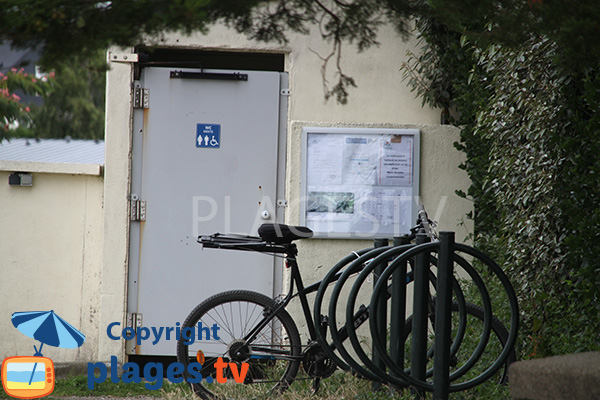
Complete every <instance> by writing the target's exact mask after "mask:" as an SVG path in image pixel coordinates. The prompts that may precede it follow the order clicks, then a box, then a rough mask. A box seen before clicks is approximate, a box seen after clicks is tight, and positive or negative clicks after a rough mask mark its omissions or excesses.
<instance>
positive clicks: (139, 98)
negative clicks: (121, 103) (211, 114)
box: [133, 87, 150, 108]
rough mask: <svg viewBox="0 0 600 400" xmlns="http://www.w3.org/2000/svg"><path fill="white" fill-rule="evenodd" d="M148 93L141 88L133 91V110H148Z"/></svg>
mask: <svg viewBox="0 0 600 400" xmlns="http://www.w3.org/2000/svg"><path fill="white" fill-rule="evenodd" d="M149 104H150V93H149V91H148V89H146V88H143V87H135V88H134V89H133V108H149Z"/></svg>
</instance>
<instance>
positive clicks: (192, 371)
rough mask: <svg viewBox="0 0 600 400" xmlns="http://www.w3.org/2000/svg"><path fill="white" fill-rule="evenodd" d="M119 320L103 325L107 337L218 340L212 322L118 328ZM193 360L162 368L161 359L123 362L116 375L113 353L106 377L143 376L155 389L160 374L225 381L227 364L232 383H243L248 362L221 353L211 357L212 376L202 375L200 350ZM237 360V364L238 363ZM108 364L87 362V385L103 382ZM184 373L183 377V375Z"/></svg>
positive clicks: (156, 340) (191, 380)
mask: <svg viewBox="0 0 600 400" xmlns="http://www.w3.org/2000/svg"><path fill="white" fill-rule="evenodd" d="M120 325H121V323H119V322H113V323H111V324H109V325H108V326H107V328H106V334H107V336H108V337H109V339H111V340H121V339H124V340H135V343H136V344H137V345H138V346H139V345H141V344H142V343H143V342H144V341H146V340H148V341H150V342H151V343H152V345H156V344H158V343H159V342H160V341H161V340H176V341H179V340H183V343H184V344H185V345H186V346H190V345H192V344H194V343H195V342H197V341H202V340H211V338H212V340H217V341H218V340H221V338H220V337H219V329H220V327H219V326H218V325H217V324H216V323H215V324H213V325H212V326H210V327H209V326H203V325H202V323H201V322H199V323H198V325H197V326H193V327H183V328H182V327H181V326H180V323H179V322H177V323H176V326H174V327H173V326H170V327H164V326H161V327H138V328H132V327H125V328H123V329H122V330H121V331H119V329H120ZM197 360H198V361H195V362H191V363H189V364H188V365H187V367H186V366H185V365H184V364H182V363H180V362H173V363H171V364H169V365H168V366H167V367H166V371H165V369H164V366H163V364H162V363H159V362H148V363H146V364H145V365H144V367H143V369H140V366H139V365H138V364H137V363H135V362H131V361H130V362H127V363H125V364H123V373H122V374H121V376H120V377H119V375H118V359H117V357H116V356H111V357H110V380H111V382H113V383H119V382H123V383H132V382H133V383H141V382H142V380H145V381H146V383H145V384H144V386H145V387H146V389H148V390H158V389H160V388H161V387H162V385H163V380H164V376H166V377H167V379H168V380H169V381H170V382H171V383H181V382H183V381H184V380H185V381H186V382H187V383H200V382H202V380H203V379H204V381H205V382H206V383H213V381H214V380H215V379H216V381H217V383H225V382H227V377H226V375H227V374H226V373H225V370H226V369H227V368H229V370H230V371H229V373H230V375H229V376H231V377H232V378H233V380H234V381H235V382H236V383H243V382H244V381H245V379H246V375H247V374H248V370H249V368H250V364H249V363H247V362H242V363H227V362H225V361H224V360H223V358H222V357H215V360H213V361H215V363H214V365H213V366H214V368H215V378H214V379H213V377H212V376H210V375H208V376H206V377H203V376H202V372H201V370H202V365H203V364H204V353H203V352H202V351H201V350H199V351H198V353H197ZM238 364H239V367H238ZM108 375H109V372H108V368H107V365H106V364H105V363H102V362H97V363H88V368H87V383H88V389H90V390H94V388H95V385H96V384H97V383H102V382H105V381H106V380H107V379H108ZM184 376H185V378H184Z"/></svg>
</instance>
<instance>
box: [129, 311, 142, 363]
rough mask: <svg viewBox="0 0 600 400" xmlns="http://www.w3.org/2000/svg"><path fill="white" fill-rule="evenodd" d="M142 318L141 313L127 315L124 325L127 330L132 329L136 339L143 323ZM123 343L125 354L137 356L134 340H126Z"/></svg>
mask: <svg viewBox="0 0 600 400" xmlns="http://www.w3.org/2000/svg"><path fill="white" fill-rule="evenodd" d="M142 316H143V314H142V313H127V321H126V323H125V325H126V326H127V328H132V329H133V330H134V331H135V333H136V337H137V335H138V334H139V332H138V331H139V329H140V328H141V327H142V323H143V319H142ZM125 343H126V347H127V354H137V353H138V351H137V346H136V341H135V340H128V341H126V342H125Z"/></svg>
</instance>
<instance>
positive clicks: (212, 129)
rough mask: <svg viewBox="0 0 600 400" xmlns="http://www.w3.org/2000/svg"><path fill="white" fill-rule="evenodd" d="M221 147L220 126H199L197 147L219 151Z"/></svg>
mask: <svg viewBox="0 0 600 400" xmlns="http://www.w3.org/2000/svg"><path fill="white" fill-rule="evenodd" d="M220 146H221V125H220V124H197V125H196V147H204V148H210V149H218V148H219V147H220Z"/></svg>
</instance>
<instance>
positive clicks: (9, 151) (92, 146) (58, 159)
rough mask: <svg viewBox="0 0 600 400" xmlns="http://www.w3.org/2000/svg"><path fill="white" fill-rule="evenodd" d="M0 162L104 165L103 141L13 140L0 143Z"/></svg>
mask: <svg viewBox="0 0 600 400" xmlns="http://www.w3.org/2000/svg"><path fill="white" fill-rule="evenodd" d="M0 160H7V161H33V162H49V163H75V164H104V141H95V140H67V139H25V138H14V139H10V141H9V140H3V141H1V142H0Z"/></svg>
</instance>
